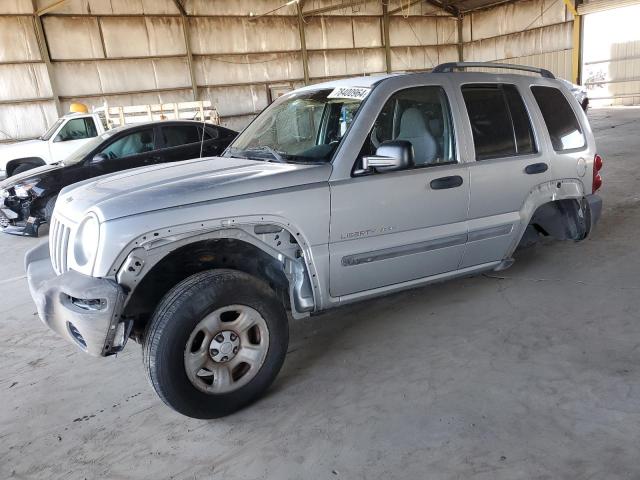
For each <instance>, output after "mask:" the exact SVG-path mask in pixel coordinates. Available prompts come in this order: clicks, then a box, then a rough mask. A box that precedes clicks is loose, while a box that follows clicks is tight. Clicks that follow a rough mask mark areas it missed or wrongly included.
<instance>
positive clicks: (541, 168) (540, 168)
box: [524, 163, 549, 175]
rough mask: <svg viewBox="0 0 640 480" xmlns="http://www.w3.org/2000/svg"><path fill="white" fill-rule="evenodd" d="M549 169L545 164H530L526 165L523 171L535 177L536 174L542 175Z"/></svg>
mask: <svg viewBox="0 0 640 480" xmlns="http://www.w3.org/2000/svg"><path fill="white" fill-rule="evenodd" d="M548 169H549V165H547V164H546V163H532V164H531V165H527V166H526V167H525V169H524V171H525V172H526V173H527V174H529V175H535V174H536V173H544V172H546V171H547V170H548Z"/></svg>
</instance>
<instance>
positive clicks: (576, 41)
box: [571, 15, 582, 85]
mask: <svg viewBox="0 0 640 480" xmlns="http://www.w3.org/2000/svg"><path fill="white" fill-rule="evenodd" d="M572 44H573V48H572V50H571V81H572V82H573V83H575V84H576V85H577V84H579V83H580V69H581V67H582V65H581V62H580V60H581V58H582V15H575V16H574V17H573V35H572Z"/></svg>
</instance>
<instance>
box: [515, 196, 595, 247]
mask: <svg viewBox="0 0 640 480" xmlns="http://www.w3.org/2000/svg"><path fill="white" fill-rule="evenodd" d="M590 228H591V226H590V225H589V221H588V216H587V215H585V205H584V202H582V201H580V200H576V199H566V200H556V201H554V202H548V203H545V204H543V205H541V206H539V207H538V209H537V210H536V211H535V212H534V214H533V216H532V217H531V221H530V222H529V225H528V226H527V229H526V230H525V233H524V235H523V236H522V239H521V240H520V244H519V247H526V246H529V245H531V244H533V243H536V242H537V241H538V240H539V239H540V238H541V237H552V238H555V239H556V240H575V241H579V240H583V239H584V238H585V237H586V236H587V234H588V233H589V229H590Z"/></svg>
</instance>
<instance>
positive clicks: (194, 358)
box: [143, 270, 289, 418]
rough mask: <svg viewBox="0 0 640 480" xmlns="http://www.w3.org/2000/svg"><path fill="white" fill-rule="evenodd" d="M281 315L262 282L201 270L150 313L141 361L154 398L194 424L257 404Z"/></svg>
mask: <svg viewBox="0 0 640 480" xmlns="http://www.w3.org/2000/svg"><path fill="white" fill-rule="evenodd" d="M288 342H289V328H288V322H287V316H286V313H285V311H284V308H283V306H282V303H281V302H280V301H279V300H278V298H277V296H276V294H275V292H274V291H273V290H272V289H271V288H269V286H268V285H267V284H266V283H264V282H263V281H261V280H259V279H257V278H255V277H252V276H251V275H248V274H246V273H243V272H238V271H235V270H209V271H206V272H201V273H198V274H195V275H193V276H191V277H189V278H187V279H186V280H184V281H182V282H180V283H179V284H178V285H176V286H175V287H174V288H173V289H172V290H171V291H170V292H169V293H167V295H166V296H165V297H164V298H163V300H162V301H161V302H160V305H159V306H158V308H157V310H156V312H155V313H154V315H153V317H152V319H151V321H150V323H149V325H148V327H147V331H146V333H145V337H144V340H143V362H144V366H145V369H146V372H147V376H148V378H149V380H150V382H151V385H152V386H153V388H154V390H155V391H156V393H157V394H158V396H159V397H160V398H161V399H162V400H163V401H164V402H165V403H166V404H167V405H169V406H170V407H172V408H173V409H175V410H176V411H178V412H180V413H182V414H184V415H187V416H190V417H194V418H217V417H221V416H224V415H228V414H230V413H233V412H234V411H236V410H238V409H240V408H242V407H243V406H245V405H247V404H249V403H251V402H252V401H254V400H256V399H257V398H259V397H260V396H261V395H262V394H263V393H264V391H265V390H266V389H267V388H268V387H269V385H270V384H271V383H272V382H273V380H274V379H275V377H276V375H277V374H278V372H279V371H280V368H281V366H282V363H283V362H284V357H285V355H286V352H287V345H288Z"/></svg>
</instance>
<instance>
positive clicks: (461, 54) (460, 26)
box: [457, 13, 464, 62]
mask: <svg viewBox="0 0 640 480" xmlns="http://www.w3.org/2000/svg"><path fill="white" fill-rule="evenodd" d="M463 20H464V16H463V15H462V14H461V13H460V14H458V21H457V23H458V61H459V62H464V41H463V39H464V37H463V34H462V30H463V27H464V22H463Z"/></svg>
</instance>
